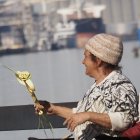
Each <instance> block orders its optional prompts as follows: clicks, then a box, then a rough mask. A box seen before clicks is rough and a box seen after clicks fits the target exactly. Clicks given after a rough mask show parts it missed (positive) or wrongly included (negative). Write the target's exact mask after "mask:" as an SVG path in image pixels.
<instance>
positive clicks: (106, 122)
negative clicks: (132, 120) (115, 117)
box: [64, 112, 112, 131]
mask: <svg viewBox="0 0 140 140" xmlns="http://www.w3.org/2000/svg"><path fill="white" fill-rule="evenodd" d="M86 121H90V122H93V123H96V124H98V125H101V126H103V127H106V128H109V129H111V127H112V125H111V121H110V117H109V116H108V114H105V113H96V112H81V113H75V114H73V115H72V116H70V117H69V118H68V119H66V120H65V122H64V124H67V127H68V129H70V131H74V129H75V127H76V126H77V125H80V124H82V123H84V122H86Z"/></svg>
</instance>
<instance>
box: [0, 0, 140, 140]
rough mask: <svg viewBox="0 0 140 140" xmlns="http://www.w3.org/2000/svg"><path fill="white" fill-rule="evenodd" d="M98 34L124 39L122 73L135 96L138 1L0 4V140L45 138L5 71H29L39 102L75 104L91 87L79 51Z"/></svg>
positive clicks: (17, 0)
mask: <svg viewBox="0 0 140 140" xmlns="http://www.w3.org/2000/svg"><path fill="white" fill-rule="evenodd" d="M98 33H109V34H113V35H116V36H119V37H120V38H122V40H123V43H124V55H123V58H122V61H121V65H122V67H123V72H124V73H125V75H126V76H127V77H129V79H130V80H131V81H132V82H133V84H134V86H135V87H136V89H137V91H138V93H139V92H140V86H139V83H140V74H139V72H140V58H139V53H140V1H139V0H0V106H1V107H0V112H1V113H0V114H1V115H0V139H3V140H9V139H10V140H18V139H20V140H26V139H28V137H30V136H33V137H38V138H46V135H45V134H44V131H43V130H42V129H37V125H36V124H37V123H36V122H37V121H38V120H37V118H36V116H35V114H34V109H33V107H31V106H30V105H33V102H32V99H31V97H30V95H29V94H28V93H27V91H26V89H25V87H23V86H22V85H19V83H18V82H17V80H16V78H15V77H14V74H13V73H12V72H11V71H9V70H8V69H6V68H4V67H3V65H6V66H8V67H11V68H12V69H14V70H15V71H17V70H19V71H24V70H26V71H29V72H30V73H31V75H32V80H33V83H34V84H35V87H36V95H37V97H38V99H43V100H48V101H50V102H53V103H64V104H65V103H69V102H72V103H74V102H77V101H79V100H80V99H81V98H82V97H83V95H84V93H85V92H86V90H87V89H88V88H89V87H90V86H91V85H92V83H93V82H94V81H93V79H90V78H89V77H87V76H85V69H84V66H83V65H82V59H83V49H82V48H83V47H84V45H85V43H86V41H87V40H88V39H89V38H90V37H91V36H93V35H95V34H98ZM27 108H30V109H31V110H28V109H27ZM19 112H20V113H19ZM25 112H26V113H25ZM53 121H55V120H53ZM34 123H35V124H34ZM46 131H47V134H48V137H52V135H51V133H50V131H49V130H48V129H47V130H46ZM54 131H55V132H54V135H55V137H59V138H62V137H63V136H64V135H65V134H67V133H69V132H68V131H67V130H66V129H65V128H60V129H55V130H54Z"/></svg>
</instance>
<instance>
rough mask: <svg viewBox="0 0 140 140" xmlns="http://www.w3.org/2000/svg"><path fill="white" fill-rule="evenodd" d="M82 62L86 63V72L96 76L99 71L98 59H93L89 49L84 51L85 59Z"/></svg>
mask: <svg viewBox="0 0 140 140" xmlns="http://www.w3.org/2000/svg"><path fill="white" fill-rule="evenodd" d="M82 63H83V64H84V65H85V68H86V70H85V73H86V74H87V75H88V76H90V77H93V78H95V74H96V72H97V63H96V61H93V60H92V57H91V53H90V52H89V51H88V50H85V51H84V59H83V61H82Z"/></svg>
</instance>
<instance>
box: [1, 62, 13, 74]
mask: <svg viewBox="0 0 140 140" xmlns="http://www.w3.org/2000/svg"><path fill="white" fill-rule="evenodd" d="M2 66H3V67H5V68H7V69H9V70H10V71H12V72H14V73H16V71H15V70H13V69H11V68H9V67H8V66H6V65H3V64H2Z"/></svg>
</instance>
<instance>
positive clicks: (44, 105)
mask: <svg viewBox="0 0 140 140" xmlns="http://www.w3.org/2000/svg"><path fill="white" fill-rule="evenodd" d="M39 110H42V111H43V112H44V113H47V114H54V115H58V116H60V117H62V118H65V119H66V118H68V117H69V116H71V115H72V114H73V113H72V109H70V108H67V107H62V106H57V105H55V104H52V103H49V102H47V101H39V104H35V111H36V113H37V114H38V112H39Z"/></svg>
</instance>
